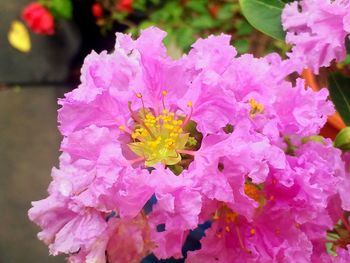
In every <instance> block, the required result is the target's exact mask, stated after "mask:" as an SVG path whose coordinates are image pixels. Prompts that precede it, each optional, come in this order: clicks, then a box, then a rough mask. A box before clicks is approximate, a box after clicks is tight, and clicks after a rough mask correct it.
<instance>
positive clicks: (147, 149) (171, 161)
mask: <svg viewBox="0 0 350 263" xmlns="http://www.w3.org/2000/svg"><path fill="white" fill-rule="evenodd" d="M162 94H163V95H164V96H165V95H166V92H165V91H164V92H163V93H162ZM137 97H138V98H140V99H142V95H141V94H139V93H138V94H137ZM163 105H164V101H163ZM188 106H189V107H190V108H191V112H192V103H189V104H188ZM130 111H131V113H132V116H133V118H134V120H135V122H136V125H135V129H134V131H133V132H132V133H131V137H132V139H133V142H131V143H129V144H128V146H129V148H130V149H131V151H132V152H134V153H135V154H136V155H137V156H139V157H141V158H142V159H143V160H144V162H145V166H147V167H152V166H154V165H155V164H157V163H162V164H163V165H175V164H177V163H179V162H180V161H181V159H182V157H181V153H183V154H188V153H191V151H186V150H185V148H186V147H185V146H186V144H189V145H191V144H193V143H195V142H194V140H195V139H194V138H193V137H190V134H189V133H186V132H185V131H184V127H185V125H186V124H187V123H188V121H189V119H190V116H191V113H190V115H189V116H187V117H186V118H184V117H181V116H177V115H176V114H175V113H174V112H170V111H169V110H168V109H166V108H165V107H164V109H163V111H162V113H161V114H159V115H156V114H154V113H153V111H152V110H151V109H148V108H145V107H143V108H142V109H141V110H140V111H139V112H137V113H136V112H133V111H132V110H131V107H130Z"/></svg>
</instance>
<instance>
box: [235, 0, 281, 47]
mask: <svg viewBox="0 0 350 263" xmlns="http://www.w3.org/2000/svg"><path fill="white" fill-rule="evenodd" d="M239 3H240V5H241V9H242V12H243V15H244V16H245V18H246V19H247V20H248V22H249V23H250V24H251V25H252V26H253V27H255V28H256V29H257V30H259V31H261V32H263V33H264V34H266V35H269V36H271V37H273V38H276V39H281V40H284V38H285V32H284V31H283V28H282V23H281V13H282V10H283V8H284V5H285V4H284V3H283V2H282V1H280V0H239Z"/></svg>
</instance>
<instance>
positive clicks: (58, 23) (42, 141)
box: [0, 0, 288, 263]
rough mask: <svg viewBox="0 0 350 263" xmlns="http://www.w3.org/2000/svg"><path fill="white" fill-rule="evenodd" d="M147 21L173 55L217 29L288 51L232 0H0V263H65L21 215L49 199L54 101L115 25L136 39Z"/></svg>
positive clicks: (243, 43)
mask: <svg viewBox="0 0 350 263" xmlns="http://www.w3.org/2000/svg"><path fill="white" fill-rule="evenodd" d="M152 25H155V26H158V27H161V28H162V29H164V30H166V31H167V32H168V37H167V38H166V39H165V44H166V45H167V47H168V50H169V54H170V55H171V56H173V57H174V58H176V57H179V56H181V54H182V53H183V52H187V51H188V50H189V49H190V46H191V44H192V43H193V42H194V41H195V40H196V39H197V38H198V37H205V36H207V35H209V34H219V33H221V32H225V33H228V34H230V35H232V39H233V40H232V41H233V43H232V44H234V46H235V47H236V48H237V50H238V52H239V53H244V52H250V53H254V54H255V55H256V56H262V55H264V54H266V53H269V52H271V51H276V52H278V53H280V54H285V51H286V50H287V48H288V47H287V46H286V45H285V44H284V43H283V41H279V40H274V39H272V38H270V37H268V36H266V35H264V34H262V33H259V32H258V31H256V30H255V29H253V28H252V27H251V26H250V25H249V23H248V22H247V21H246V20H245V19H244V17H243V15H242V14H241V11H240V8H239V4H238V0H226V1H225V0H221V1H219V0H167V1H164V0H100V1H90V0H42V1H37V2H35V1H34V2H33V1H28V0H16V1H1V2H0V211H1V212H0V262H1V263H3V262H6V263H18V262H64V257H62V256H61V257H50V256H49V255H48V249H47V247H46V246H45V245H44V244H43V243H41V242H40V241H39V240H38V239H37V238H36V234H37V232H38V231H39V228H38V227H36V226H35V225H34V224H33V223H31V222H30V221H29V219H28V216H27V211H28V209H29V208H30V207H31V204H30V202H31V201H32V200H39V199H42V198H45V197H46V195H47V194H46V189H47V186H48V184H49V182H50V180H51V177H50V171H51V168H52V167H53V166H55V165H57V163H58V156H59V144H60V140H61V136H60V134H59V132H58V130H57V121H56V120H57V108H58V106H57V98H60V97H62V96H63V94H64V93H65V92H67V91H69V90H71V89H73V88H75V87H76V86H77V85H78V84H79V74H80V68H81V65H82V63H83V60H84V57H85V56H86V55H87V54H88V53H90V52H91V50H95V51H97V52H100V51H101V50H109V51H112V49H113V46H114V34H115V32H116V31H119V32H129V33H132V34H133V35H134V36H137V35H138V34H139V32H140V30H141V29H143V28H146V27H148V26H152ZM197 234H198V233H197ZM198 235H200V233H199V234H198ZM144 262H157V261H156V260H155V259H154V258H153V257H152V256H150V257H149V258H148V259H146V260H144ZM172 262H175V261H172ZM176 262H181V261H176Z"/></svg>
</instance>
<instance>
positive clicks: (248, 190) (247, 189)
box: [244, 183, 261, 202]
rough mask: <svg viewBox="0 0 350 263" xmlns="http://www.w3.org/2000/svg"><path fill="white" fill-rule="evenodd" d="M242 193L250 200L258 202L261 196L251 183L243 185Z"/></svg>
mask: <svg viewBox="0 0 350 263" xmlns="http://www.w3.org/2000/svg"><path fill="white" fill-rule="evenodd" d="M244 193H245V194H246V195H247V196H249V197H250V198H251V199H254V200H255V201H257V202H259V200H260V197H261V194H260V193H259V189H258V188H257V186H256V185H254V184H252V183H245V185H244Z"/></svg>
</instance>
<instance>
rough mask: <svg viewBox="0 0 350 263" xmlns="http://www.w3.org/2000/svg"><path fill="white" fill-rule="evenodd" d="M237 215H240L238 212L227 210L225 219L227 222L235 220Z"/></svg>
mask: <svg viewBox="0 0 350 263" xmlns="http://www.w3.org/2000/svg"><path fill="white" fill-rule="evenodd" d="M237 216H238V214H236V213H235V212H232V211H228V212H226V218H225V220H226V222H227V223H231V222H235V221H236V219H237Z"/></svg>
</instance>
